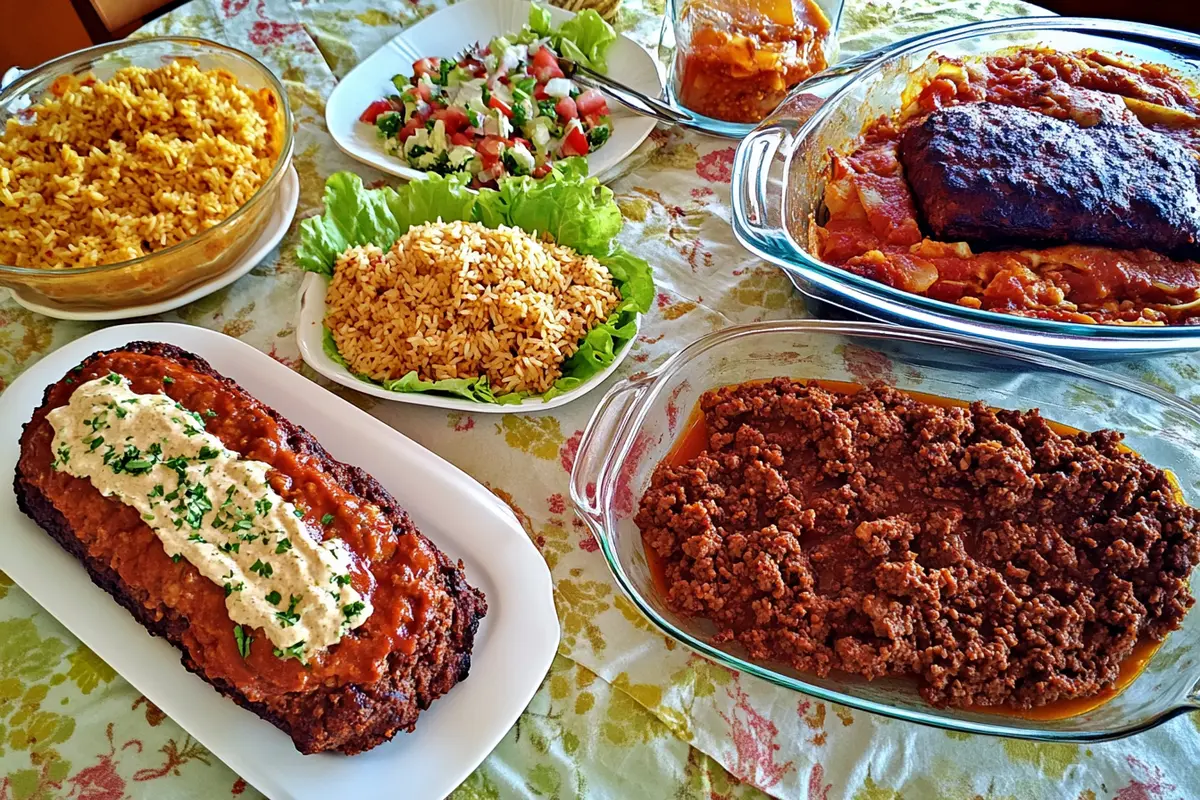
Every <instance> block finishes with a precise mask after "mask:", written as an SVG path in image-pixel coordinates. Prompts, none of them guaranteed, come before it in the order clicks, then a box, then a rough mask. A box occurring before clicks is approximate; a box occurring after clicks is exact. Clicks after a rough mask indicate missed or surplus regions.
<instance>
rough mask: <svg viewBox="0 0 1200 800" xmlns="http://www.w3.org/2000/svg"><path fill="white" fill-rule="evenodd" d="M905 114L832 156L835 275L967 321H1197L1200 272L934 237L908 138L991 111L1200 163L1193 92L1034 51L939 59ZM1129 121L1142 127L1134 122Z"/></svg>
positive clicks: (1091, 252) (821, 244)
mask: <svg viewBox="0 0 1200 800" xmlns="http://www.w3.org/2000/svg"><path fill="white" fill-rule="evenodd" d="M934 59H935V60H934V61H933V62H932V66H931V67H930V71H933V70H934V69H936V73H935V74H934V75H933V77H931V78H928V79H927V80H926V82H924V83H918V84H913V85H910V87H909V88H908V89H907V90H906V91H905V93H904V95H903V96H902V97H901V98H900V102H901V110H900V111H899V112H897V113H896V114H895V115H893V116H891V117H884V118H880V119H878V120H876V121H874V122H872V123H871V124H870V125H868V127H867V128H866V130H865V131H864V132H863V135H862V136H861V137H860V138H859V139H857V140H855V142H853V143H852V144H851V148H850V149H851V150H852V152H850V153H849V154H846V155H835V156H834V157H833V161H832V163H831V165H830V174H829V181H828V182H827V184H826V189H825V207H826V209H827V211H828V217H827V219H826V220H824V221H823V222H822V223H821V224H814V225H813V226H812V227H811V229H810V230H811V235H810V242H809V245H810V249H811V250H812V251H813V252H815V253H817V255H818V256H819V257H820V258H821V259H822V260H824V261H825V262H827V263H829V264H833V265H835V266H838V267H841V268H842V269H845V270H846V271H848V272H851V273H854V274H856V275H859V276H861V277H864V278H868V279H870V280H875V281H878V282H880V283H883V284H885V285H887V286H891V287H893V288H896V289H900V290H902V291H905V292H911V293H913V294H918V295H923V296H925V297H929V298H931V299H934V300H940V301H942V302H947V303H954V304H957V305H961V306H964V307H967V308H973V309H983V310H987V311H996V312H1001V313H1007V314H1015V315H1019V316H1027V317H1036V318H1039V319H1047V320H1053V321H1057V322H1074V323H1083V324H1095V323H1108V324H1136V325H1181V324H1188V323H1189V322H1192V321H1195V320H1200V263H1197V262H1195V261H1190V260H1180V259H1172V258H1170V257H1168V256H1166V255H1162V254H1160V253H1156V252H1152V251H1150V250H1145V249H1140V250H1122V249H1117V248H1112V247H1103V246H1091V245H1081V244H1066V245H1060V246H1055V247H1045V248H1037V247H1013V246H1005V247H998V248H995V249H992V248H989V249H987V250H986V251H982V252H973V251H972V249H971V248H970V247H969V246H968V245H967V244H966V243H965V242H942V241H937V240H935V239H931V238H927V237H925V236H923V234H922V230H921V227H920V224H919V221H918V214H917V209H916V205H915V203H914V199H913V193H912V190H911V188H910V187H909V185H908V182H907V180H906V178H905V176H904V173H903V168H902V165H901V163H900V159H899V143H900V139H901V137H902V136H903V133H904V131H905V130H907V129H908V128H909V127H910V126H912V125H917V124H919V123H921V122H922V121H923V120H924V119H925V117H926V116H928V115H929V114H930V113H932V112H934V111H936V110H937V109H940V108H944V107H946V106H951V105H956V104H963V103H975V102H981V101H986V102H990V103H997V104H1001V105H1009V106H1017V107H1021V108H1027V109H1030V110H1033V111H1037V112H1039V113H1043V114H1046V115H1048V116H1051V117H1054V118H1057V119H1063V120H1070V121H1074V122H1076V123H1078V124H1079V125H1081V126H1084V127H1088V126H1091V125H1096V124H1100V123H1101V122H1102V121H1103V120H1106V119H1107V120H1109V121H1110V122H1111V121H1113V120H1117V119H1119V120H1121V124H1135V125H1136V124H1138V123H1139V122H1140V124H1142V125H1143V126H1145V127H1146V128H1149V129H1150V130H1153V131H1155V132H1157V133H1161V134H1164V135H1167V136H1171V137H1173V138H1176V139H1178V140H1179V141H1180V142H1181V143H1183V144H1185V145H1187V146H1188V147H1191V148H1193V149H1195V150H1197V152H1198V153H1200V100H1198V99H1197V91H1196V88H1195V87H1192V86H1190V85H1189V84H1187V83H1185V82H1184V81H1183V80H1182V79H1181V78H1179V77H1178V76H1175V75H1173V74H1172V73H1171V72H1170V71H1169V70H1168V69H1167V68H1165V67H1163V66H1161V65H1154V64H1141V65H1139V64H1132V63H1125V62H1123V61H1119V60H1117V59H1113V58H1111V57H1109V56H1106V55H1104V54H1102V53H1097V52H1094V51H1081V52H1079V53H1059V52H1056V51H1052V50H1044V49H1027V50H1019V51H1015V52H1011V53H1006V54H1000V55H993V56H988V57H986V58H983V59H976V60H956V59H947V58H942V57H938V56H935V57H934ZM1131 119H1132V123H1130V122H1129V120H1131Z"/></svg>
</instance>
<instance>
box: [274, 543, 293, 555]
mask: <svg viewBox="0 0 1200 800" xmlns="http://www.w3.org/2000/svg"><path fill="white" fill-rule="evenodd" d="M291 549H292V540H291V539H280V540H279V543H278V544H277V545H275V554H276V555H278V554H280V553H286V552H287V551H288V550H291Z"/></svg>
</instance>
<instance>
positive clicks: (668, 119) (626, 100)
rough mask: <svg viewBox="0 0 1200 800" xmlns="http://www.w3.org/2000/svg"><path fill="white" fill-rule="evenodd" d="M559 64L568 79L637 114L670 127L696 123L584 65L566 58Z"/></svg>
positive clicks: (690, 118)
mask: <svg viewBox="0 0 1200 800" xmlns="http://www.w3.org/2000/svg"><path fill="white" fill-rule="evenodd" d="M558 63H559V68H560V69H562V71H563V74H565V75H566V76H567V77H568V78H573V79H574V80H575V81H577V82H578V83H581V84H583V85H584V86H588V87H591V88H593V89H603V90H604V91H605V92H607V93H608V94H610V95H611V96H612V97H614V98H615V99H616V100H617V101H618V102H620V103H621V104H622V105H623V106H625V107H627V108H628V109H629V110H630V111H633V112H635V113H637V114H641V115H642V116H645V117H652V118H654V119H657V120H659V121H660V122H665V123H667V124H668V125H679V124H682V123H687V122H692V121H694V117H692V115H691V114H689V113H687V112H686V111H683V110H681V109H678V108H675V107H673V106H671V105H669V104H667V103H664V102H663V101H662V100H659V99H657V98H654V97H650V96H649V95H646V94H643V93H642V92H639V91H638V90H636V89H631V88H629V87H628V86H625V85H624V84H621V83H617V82H616V81H614V80H613V79H611V78H609V77H606V76H604V75H601V74H600V73H598V72H596V71H595V70H592V69H590V68H588V67H585V66H584V65H583V64H580V63H578V62H575V61H571V60H570V59H566V58H560V59H559V60H558Z"/></svg>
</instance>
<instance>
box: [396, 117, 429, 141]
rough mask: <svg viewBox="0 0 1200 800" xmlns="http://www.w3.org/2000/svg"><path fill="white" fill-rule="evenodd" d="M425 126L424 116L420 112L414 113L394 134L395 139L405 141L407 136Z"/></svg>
mask: <svg viewBox="0 0 1200 800" xmlns="http://www.w3.org/2000/svg"><path fill="white" fill-rule="evenodd" d="M424 127H425V118H424V117H422V116H421V115H420V114H416V115H414V116H413V118H412V119H410V120H409V121H408V123H407V124H405V126H404V127H403V128H401V129H400V132H399V133H397V134H396V139H397V140H398V141H400V142H403V141H405V140H406V139H408V137H410V136H412V135H413V134H414V133H416V132H417V131H419V130H420V129H421V128H424Z"/></svg>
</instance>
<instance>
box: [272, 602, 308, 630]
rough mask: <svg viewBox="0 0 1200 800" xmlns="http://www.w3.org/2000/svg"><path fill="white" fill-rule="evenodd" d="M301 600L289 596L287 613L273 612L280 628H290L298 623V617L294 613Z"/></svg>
mask: <svg viewBox="0 0 1200 800" xmlns="http://www.w3.org/2000/svg"><path fill="white" fill-rule="evenodd" d="M301 599H302V598H300V597H297V596H296V595H291V596H290V597H289V598H288V607H287V611H276V612H275V619H277V620H279V625H280V627H283V628H290V627H292V626H293V625H295V624H296V623H297V622H299V621H300V615H299V614H297V613H296V606H298V605H299V604H300V600H301Z"/></svg>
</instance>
